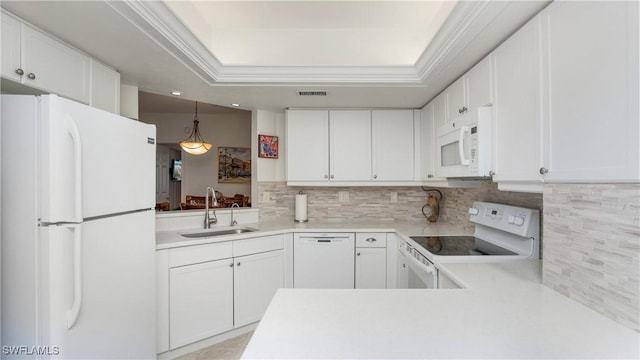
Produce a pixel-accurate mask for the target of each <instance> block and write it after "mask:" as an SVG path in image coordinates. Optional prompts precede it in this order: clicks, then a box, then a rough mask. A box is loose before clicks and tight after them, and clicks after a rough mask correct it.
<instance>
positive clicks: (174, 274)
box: [169, 259, 233, 349]
mask: <svg viewBox="0 0 640 360" xmlns="http://www.w3.org/2000/svg"><path fill="white" fill-rule="evenodd" d="M169 289H170V290H169V299H170V300H169V323H170V330H169V342H170V345H171V349H175V348H177V347H180V346H183V345H186V344H189V343H192V342H194V341H198V340H202V339H204V338H207V337H209V336H212V335H215V334H219V333H222V332H225V331H227V330H230V329H232V328H233V260H232V259H225V260H218V261H210V262H206V263H201V264H195V265H187V266H182V267H177V268H172V269H170V270H169Z"/></svg>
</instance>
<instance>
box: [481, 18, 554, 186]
mask: <svg viewBox="0 0 640 360" xmlns="http://www.w3.org/2000/svg"><path fill="white" fill-rule="evenodd" d="M539 42H540V18H539V17H535V18H533V19H532V20H531V21H529V22H528V23H527V24H526V25H525V26H523V27H522V28H521V29H520V30H518V32H516V33H515V34H514V35H512V36H511V37H510V38H509V39H507V41H505V42H504V43H503V44H502V45H500V46H499V47H498V48H497V49H496V50H495V51H494V52H493V61H494V67H495V89H496V91H495V104H494V107H493V111H494V113H493V114H494V118H495V122H494V124H495V135H496V137H495V152H494V154H495V155H494V156H495V161H494V169H495V170H494V171H495V176H494V181H497V182H503V181H538V182H539V181H541V180H542V178H541V177H540V174H539V169H540V166H541V162H542V151H543V149H542V113H541V111H540V101H541V99H540V89H541V77H540V71H539V68H540V46H539Z"/></svg>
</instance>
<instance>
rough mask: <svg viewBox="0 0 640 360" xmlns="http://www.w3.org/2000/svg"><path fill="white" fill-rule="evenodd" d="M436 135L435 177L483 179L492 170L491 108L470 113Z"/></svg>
mask: <svg viewBox="0 0 640 360" xmlns="http://www.w3.org/2000/svg"><path fill="white" fill-rule="evenodd" d="M437 135H438V147H437V148H438V157H437V159H438V164H437V165H438V166H437V176H438V177H444V178H484V177H490V176H491V170H492V166H493V123H492V116H491V107H490V106H483V107H479V108H478V109H476V110H472V111H469V112H468V113H466V114H465V115H463V116H462V117H460V118H459V119H456V120H454V121H452V122H450V123H448V124H446V125H443V126H441V127H440V128H439V129H438V132H437Z"/></svg>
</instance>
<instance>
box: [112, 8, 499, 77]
mask: <svg viewBox="0 0 640 360" xmlns="http://www.w3.org/2000/svg"><path fill="white" fill-rule="evenodd" d="M107 3H108V4H109V5H110V6H111V7H112V8H113V9H114V10H116V11H117V12H118V13H120V14H121V15H122V16H123V17H124V18H125V19H127V20H128V21H129V22H131V23H132V24H133V25H135V26H136V27H137V28H138V29H139V30H140V31H142V32H143V33H145V34H146V35H147V36H149V38H151V39H152V40H153V41H155V42H156V43H157V44H158V45H160V46H161V47H162V48H163V49H165V50H166V51H167V52H168V53H170V54H172V55H173V56H174V57H175V58H176V59H177V60H179V61H180V62H181V63H182V64H184V65H185V66H186V67H187V68H189V69H190V70H191V71H192V72H193V73H194V74H196V75H197V76H199V77H200V78H201V79H202V80H204V81H205V82H206V83H207V84H209V85H215V84H217V85H221V84H234V83H235V84H239V83H242V84H249V83H251V84H267V83H322V84H329V83H331V84H380V85H384V84H413V85H419V84H424V83H425V82H426V81H428V80H429V79H430V77H431V76H433V75H437V74H438V73H439V72H440V71H443V70H444V68H445V67H446V65H447V64H448V63H449V62H450V61H451V60H452V59H453V58H455V57H456V56H457V55H458V54H459V53H460V52H461V51H462V50H463V49H464V48H465V47H467V46H468V45H469V44H470V43H471V42H472V41H473V39H474V38H475V37H476V36H477V34H478V33H479V32H480V31H481V30H482V29H483V28H484V27H485V26H486V25H487V24H488V23H489V22H490V21H491V20H492V19H493V18H494V17H495V16H496V15H497V14H498V13H499V12H500V11H501V10H502V9H503V8H504V7H505V6H506V3H507V2H504V1H459V2H458V3H457V4H456V6H455V8H454V9H453V11H452V13H451V14H450V16H449V17H448V18H447V19H446V20H445V22H444V24H443V26H442V27H441V29H440V30H439V31H438V33H437V34H436V36H435V37H434V39H433V41H432V42H431V43H430V44H429V46H427V48H426V49H425V51H424V52H423V53H422V55H421V56H420V58H419V59H418V61H417V62H416V64H415V65H414V66H228V65H224V64H222V63H221V62H220V61H219V60H218V59H217V58H216V57H215V56H214V55H213V54H212V53H211V52H210V51H209V50H208V49H207V48H206V47H205V46H204V45H203V44H202V43H201V42H200V40H199V39H198V38H196V36H195V35H194V34H193V33H192V32H191V31H190V30H189V29H188V28H187V27H186V26H185V25H184V24H183V23H182V22H181V21H180V20H179V18H178V17H177V16H176V15H175V14H174V13H173V11H171V9H170V8H169V7H168V6H167V5H166V4H165V2H164V1H145V0H124V1H122V0H120V1H118V0H109V1H107Z"/></svg>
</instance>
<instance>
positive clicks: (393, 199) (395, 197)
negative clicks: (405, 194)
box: [391, 191, 398, 202]
mask: <svg viewBox="0 0 640 360" xmlns="http://www.w3.org/2000/svg"><path fill="white" fill-rule="evenodd" d="M391 202H398V193H397V192H395V191H392V192H391Z"/></svg>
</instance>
